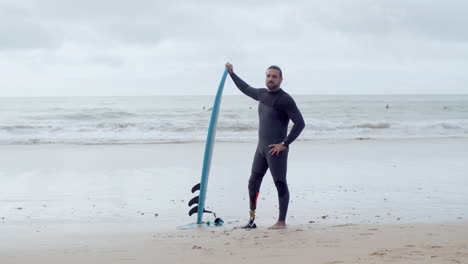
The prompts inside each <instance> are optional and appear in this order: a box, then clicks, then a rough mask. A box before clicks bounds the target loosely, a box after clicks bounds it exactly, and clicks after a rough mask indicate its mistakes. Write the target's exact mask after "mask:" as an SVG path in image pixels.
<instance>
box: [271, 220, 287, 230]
mask: <svg viewBox="0 0 468 264" xmlns="http://www.w3.org/2000/svg"><path fill="white" fill-rule="evenodd" d="M285 228H286V222H285V221H278V222H276V224H274V225H272V226H270V227H269V228H268V229H285Z"/></svg>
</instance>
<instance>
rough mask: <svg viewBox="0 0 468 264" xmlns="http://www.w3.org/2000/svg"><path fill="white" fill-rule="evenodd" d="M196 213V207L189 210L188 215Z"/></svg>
mask: <svg viewBox="0 0 468 264" xmlns="http://www.w3.org/2000/svg"><path fill="white" fill-rule="evenodd" d="M196 212H198V205H197V206H195V207H193V208H192V209H190V211H189V213H188V215H189V216H192V215H193V214H194V213H196Z"/></svg>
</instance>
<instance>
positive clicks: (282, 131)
mask: <svg viewBox="0 0 468 264" xmlns="http://www.w3.org/2000/svg"><path fill="white" fill-rule="evenodd" d="M226 67H228V71H229V75H230V76H231V78H232V80H233V81H234V83H235V84H236V86H237V88H239V90H241V92H243V93H244V94H245V95H247V96H249V97H251V98H252V99H254V100H256V101H259V104H258V115H259V121H260V122H259V130H258V145H257V150H256V152H255V156H254V160H253V164H252V174H251V175H250V179H249V200H250V221H249V223H248V224H247V225H246V226H244V227H243V228H256V224H255V223H254V220H255V210H256V208H257V199H258V195H259V193H260V185H261V184H262V180H263V176H264V175H265V173H266V171H267V170H268V169H270V173H271V175H272V176H273V180H274V182H275V186H276V189H277V191H278V202H279V217H278V221H277V222H276V224H274V225H273V226H271V227H270V229H282V228H286V214H287V211H288V204H289V190H288V184H287V181H286V170H287V163H288V152H289V145H290V144H291V143H292V142H293V141H294V140H295V139H296V138H297V137H298V136H299V134H300V133H301V132H302V130H303V129H304V127H305V123H304V119H303V118H302V114H301V112H300V111H299V109H298V108H297V106H296V103H295V102H294V100H293V99H292V97H291V96H290V95H289V94H287V93H286V92H285V91H283V90H282V89H281V82H282V81H283V76H282V72H281V69H280V68H279V67H278V66H270V67H269V68H268V69H267V71H266V80H265V83H266V86H267V89H266V88H260V89H256V88H252V87H250V86H249V85H248V84H247V83H246V82H244V81H243V80H242V79H241V78H239V77H238V76H237V75H236V74H235V73H234V70H233V67H232V64H230V63H226ZM289 120H292V121H293V123H294V125H293V127H292V129H291V131H290V132H289V134H287V133H288V123H289Z"/></svg>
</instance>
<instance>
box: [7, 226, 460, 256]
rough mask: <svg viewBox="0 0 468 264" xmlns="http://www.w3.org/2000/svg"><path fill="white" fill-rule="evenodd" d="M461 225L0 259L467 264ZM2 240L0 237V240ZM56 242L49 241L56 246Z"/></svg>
mask: <svg viewBox="0 0 468 264" xmlns="http://www.w3.org/2000/svg"><path fill="white" fill-rule="evenodd" d="M467 238H468V222H459V223H443V224H440V223H439V224H436V223H431V224H427V223H425V224H424V223H414V224H402V225H353V224H348V225H334V226H324V225H317V224H314V223H310V224H308V225H301V226H290V227H289V228H288V229H286V230H267V229H266V228H263V227H260V228H258V229H256V230H250V231H247V230H242V229H235V228H210V227H203V228H196V229H192V230H184V231H171V232H145V233H133V234H132V233H130V234H128V233H127V234H117V232H116V233H115V234H113V235H99V236H98V235H95V236H93V235H85V236H76V237H68V238H63V240H62V243H61V244H60V245H58V244H55V246H52V245H49V246H41V247H40V249H38V248H32V249H28V248H24V249H17V250H13V251H12V250H10V251H8V252H4V251H3V252H2V250H0V262H1V263H2V264H7V263H8V264H13V263H213V264H214V263H216V264H219V263H258V264H260V263H288V262H289V263H322V264H332V263H468V241H467ZM3 239H5V238H3ZM56 242H57V241H56Z"/></svg>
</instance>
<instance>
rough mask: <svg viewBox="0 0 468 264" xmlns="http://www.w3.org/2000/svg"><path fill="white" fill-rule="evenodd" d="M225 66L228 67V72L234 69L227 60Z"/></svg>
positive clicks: (230, 72)
mask: <svg viewBox="0 0 468 264" xmlns="http://www.w3.org/2000/svg"><path fill="white" fill-rule="evenodd" d="M226 67H228V72H229V74H232V73H233V72H234V69H233V68H232V64H231V63H229V62H226Z"/></svg>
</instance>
